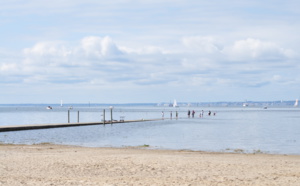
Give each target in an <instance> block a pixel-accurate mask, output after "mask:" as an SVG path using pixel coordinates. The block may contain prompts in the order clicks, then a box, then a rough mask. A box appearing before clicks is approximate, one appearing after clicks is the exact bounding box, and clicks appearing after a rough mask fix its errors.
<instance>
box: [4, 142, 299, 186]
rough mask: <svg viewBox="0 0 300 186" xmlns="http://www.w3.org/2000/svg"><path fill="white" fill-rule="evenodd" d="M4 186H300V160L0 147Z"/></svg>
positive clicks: (291, 157) (137, 150) (48, 146)
mask: <svg viewBox="0 0 300 186" xmlns="http://www.w3.org/2000/svg"><path fill="white" fill-rule="evenodd" d="M0 185H300V156H298V155H270V154H234V153H210V152H192V151H173V150H172V151H169V150H147V149H142V148H86V147H74V146H60V145H51V144H44V145H42V144H40V145H0Z"/></svg>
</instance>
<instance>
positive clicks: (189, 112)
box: [187, 110, 191, 118]
mask: <svg viewBox="0 0 300 186" xmlns="http://www.w3.org/2000/svg"><path fill="white" fill-rule="evenodd" d="M187 115H188V118H190V115H191V111H190V110H188V114H187Z"/></svg>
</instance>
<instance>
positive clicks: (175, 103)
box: [173, 99, 178, 107]
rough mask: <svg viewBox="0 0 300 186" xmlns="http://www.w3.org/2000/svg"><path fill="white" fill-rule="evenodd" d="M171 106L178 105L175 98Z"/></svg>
mask: <svg viewBox="0 0 300 186" xmlns="http://www.w3.org/2000/svg"><path fill="white" fill-rule="evenodd" d="M173 107H178V105H177V101H176V99H174V103H173Z"/></svg>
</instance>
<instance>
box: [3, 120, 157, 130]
mask: <svg viewBox="0 0 300 186" xmlns="http://www.w3.org/2000/svg"><path fill="white" fill-rule="evenodd" d="M157 120H161V119H140V120H126V121H123V120H122V121H117V120H113V121H105V123H104V122H103V121H99V122H84V123H55V124H35V125H12V126H0V132H9V131H20V130H35V129H50V128H62V127H78V126H89V125H110V124H118V123H132V122H145V121H157Z"/></svg>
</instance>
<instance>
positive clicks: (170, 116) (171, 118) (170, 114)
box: [170, 111, 172, 119]
mask: <svg viewBox="0 0 300 186" xmlns="http://www.w3.org/2000/svg"><path fill="white" fill-rule="evenodd" d="M170 119H172V111H171V112H170Z"/></svg>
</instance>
